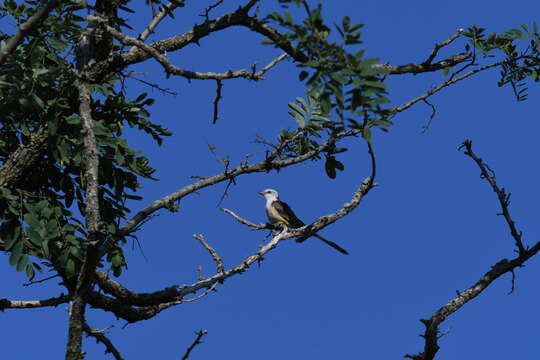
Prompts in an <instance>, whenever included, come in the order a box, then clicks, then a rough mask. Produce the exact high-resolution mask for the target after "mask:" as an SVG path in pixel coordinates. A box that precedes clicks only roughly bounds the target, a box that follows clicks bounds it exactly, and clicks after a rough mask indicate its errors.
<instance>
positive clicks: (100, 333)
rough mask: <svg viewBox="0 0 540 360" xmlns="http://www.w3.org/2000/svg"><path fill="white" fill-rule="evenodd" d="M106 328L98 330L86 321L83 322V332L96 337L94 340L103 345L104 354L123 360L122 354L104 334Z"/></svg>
mask: <svg viewBox="0 0 540 360" xmlns="http://www.w3.org/2000/svg"><path fill="white" fill-rule="evenodd" d="M108 330H109V329H108V328H107V329H105V330H98V329H94V328H92V327H90V326H88V324H86V323H85V324H84V332H86V334H87V336H91V337H93V338H94V339H96V342H100V343H102V344H103V345H105V354H108V353H109V354H112V356H114V358H115V359H116V360H124V358H123V357H122V354H120V352H119V351H118V349H117V348H116V347H115V346H114V344H113V343H112V341H111V340H109V338H108V337H106V336H105V334H106V333H107V331H108Z"/></svg>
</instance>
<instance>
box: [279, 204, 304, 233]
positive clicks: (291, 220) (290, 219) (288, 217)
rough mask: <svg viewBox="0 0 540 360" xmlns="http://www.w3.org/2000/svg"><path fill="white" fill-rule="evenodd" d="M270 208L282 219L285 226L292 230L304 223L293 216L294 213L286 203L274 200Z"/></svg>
mask: <svg viewBox="0 0 540 360" xmlns="http://www.w3.org/2000/svg"><path fill="white" fill-rule="evenodd" d="M272 207H273V208H274V210H276V213H277V214H278V215H279V217H281V218H282V219H281V220H282V221H283V222H284V223H285V225H287V226H291V227H294V228H297V227H301V226H304V225H305V224H304V222H303V221H302V220H300V219H299V218H298V217H297V216H296V215H295V214H294V212H293V211H292V210H291V208H290V206H289V205H287V203H285V202H283V201H281V200H276V201H274V202H272Z"/></svg>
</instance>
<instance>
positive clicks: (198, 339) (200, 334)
mask: <svg viewBox="0 0 540 360" xmlns="http://www.w3.org/2000/svg"><path fill="white" fill-rule="evenodd" d="M206 334H208V331H206V330H199V331H197V337H196V338H195V341H193V344H191V345H190V346H189V347H188V348H187V350H186V352H185V354H184V356H182V360H187V359H188V358H189V355H190V354H191V352H192V351H193V349H195V346H197V345H199V344H202V341H201V339H202V337H203V336H204V335H206Z"/></svg>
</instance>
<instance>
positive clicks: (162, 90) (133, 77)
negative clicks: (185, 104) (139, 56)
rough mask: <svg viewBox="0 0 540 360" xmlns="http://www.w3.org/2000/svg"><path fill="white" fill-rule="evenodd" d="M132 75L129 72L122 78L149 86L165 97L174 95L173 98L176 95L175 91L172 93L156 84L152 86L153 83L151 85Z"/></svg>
mask: <svg viewBox="0 0 540 360" xmlns="http://www.w3.org/2000/svg"><path fill="white" fill-rule="evenodd" d="M133 73H134V72H133V71H130V72H129V73H127V74H124V76H126V77H128V78H131V79H133V80H136V81H139V82H141V83H143V84H145V85H148V86H150V87H151V88H153V89H156V90H159V91H161V92H162V93H164V94H167V95H174V96H176V95H178V93H177V92H176V91H174V90H171V89H167V88H162V87H161V86H159V85H158V84H154V83H151V82H149V81H146V80H143V79H141V78H138V77H136V76H133Z"/></svg>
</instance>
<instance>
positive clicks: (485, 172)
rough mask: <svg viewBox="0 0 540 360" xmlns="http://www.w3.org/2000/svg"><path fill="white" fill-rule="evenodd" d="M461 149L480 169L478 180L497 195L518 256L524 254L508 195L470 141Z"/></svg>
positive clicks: (465, 142) (519, 232)
mask: <svg viewBox="0 0 540 360" xmlns="http://www.w3.org/2000/svg"><path fill="white" fill-rule="evenodd" d="M461 147H464V148H465V152H464V153H465V155H467V156H469V157H470V158H471V159H473V160H474V162H475V163H476V165H478V167H479V168H480V173H481V175H480V178H482V179H486V181H487V182H488V183H489V184H490V185H491V188H492V189H493V191H494V192H495V194H497V199H498V200H499V204H500V205H501V210H502V215H503V216H504V219H505V220H506V223H507V224H508V228H509V229H510V234H511V235H512V237H513V238H514V240H515V242H516V247H517V248H518V251H519V254H523V253H524V252H525V246H524V245H523V241H522V239H521V236H522V234H521V231H518V230H517V228H516V223H515V222H514V220H512V216H511V215H510V211H509V210H508V206H509V205H510V195H511V194H506V191H505V190H504V188H502V189H501V188H499V186H498V185H497V180H496V178H495V173H494V172H493V171H492V170H491V169H490V168H489V166H488V165H487V164H486V163H485V162H484V161H483V160H482V159H481V158H479V157H478V156H477V155H476V154H475V153H474V152H473V150H472V141H470V140H465V141H464V142H463V144H462V145H461Z"/></svg>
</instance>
